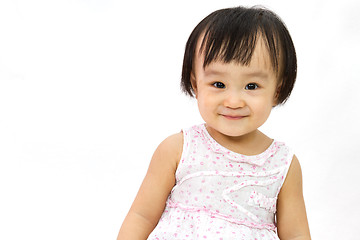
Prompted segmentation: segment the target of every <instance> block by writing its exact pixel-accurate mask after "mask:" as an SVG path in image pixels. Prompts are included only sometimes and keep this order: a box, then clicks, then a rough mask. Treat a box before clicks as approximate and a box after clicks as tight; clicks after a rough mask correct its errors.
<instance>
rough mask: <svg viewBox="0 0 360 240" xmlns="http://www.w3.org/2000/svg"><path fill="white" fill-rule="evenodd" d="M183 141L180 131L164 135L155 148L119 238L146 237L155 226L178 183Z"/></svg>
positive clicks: (119, 239)
mask: <svg viewBox="0 0 360 240" xmlns="http://www.w3.org/2000/svg"><path fill="white" fill-rule="evenodd" d="M182 145H183V136H182V133H177V134H174V135H172V136H170V137H168V138H167V139H165V140H164V141H163V142H162V143H161V144H160V145H159V146H158V148H157V149H156V150H155V152H154V155H153V157H152V159H151V162H150V166H149V169H148V172H147V174H146V176H145V178H144V181H143V183H142V185H141V187H140V189H139V192H138V194H137V196H136V198H135V200H134V202H133V204H132V206H131V208H130V210H129V213H128V214H127V216H126V217H125V220H124V222H123V224H122V226H121V228H120V232H119V235H118V238H117V239H118V240H125V239H132V240H135V239H136V240H137V239H139V240H140V239H141V240H143V239H146V238H147V237H148V235H149V234H150V233H151V231H152V230H153V229H154V228H155V226H156V224H157V223H158V221H159V219H160V217H161V214H162V213H163V211H164V208H165V203H166V199H167V197H168V195H169V193H170V191H171V189H172V187H173V186H174V184H175V171H176V167H177V164H178V161H179V159H180V157H181V152H182Z"/></svg>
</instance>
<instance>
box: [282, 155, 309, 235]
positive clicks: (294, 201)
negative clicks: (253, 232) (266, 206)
mask: <svg viewBox="0 0 360 240" xmlns="http://www.w3.org/2000/svg"><path fill="white" fill-rule="evenodd" d="M276 217H277V228H278V235H279V238H280V239H281V240H295V239H296V240H310V239H311V237H310V230H309V224H308V221H307V216H306V209H305V203H304V197H303V191H302V174H301V167H300V163H299V161H298V159H297V157H296V156H294V158H293V160H292V163H291V165H290V168H289V171H288V174H287V177H286V179H285V182H284V184H283V187H282V188H281V191H280V193H279V197H278V202H277V213H276Z"/></svg>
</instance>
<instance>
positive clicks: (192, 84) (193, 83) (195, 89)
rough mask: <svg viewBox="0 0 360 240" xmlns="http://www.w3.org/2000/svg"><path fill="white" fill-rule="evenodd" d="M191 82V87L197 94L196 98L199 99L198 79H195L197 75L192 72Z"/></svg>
mask: <svg viewBox="0 0 360 240" xmlns="http://www.w3.org/2000/svg"><path fill="white" fill-rule="evenodd" d="M190 82H191V87H192V89H193V90H194V93H195V98H197V85H196V78H195V73H194V72H193V71H191V74H190Z"/></svg>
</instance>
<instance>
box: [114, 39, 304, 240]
mask: <svg viewBox="0 0 360 240" xmlns="http://www.w3.org/2000/svg"><path fill="white" fill-rule="evenodd" d="M200 41H202V38H200V39H199V42H198V44H197V45H198V46H197V51H196V52H197V53H198V54H196V55H195V58H194V66H193V69H194V71H193V73H192V75H191V83H192V87H193V89H194V92H195V95H196V99H197V102H198V107H199V111H200V114H201V116H202V118H203V119H204V121H205V122H206V128H207V130H208V132H209V133H210V135H211V136H212V137H213V138H214V139H215V140H216V141H217V142H218V143H220V144H221V145H223V146H224V147H226V148H228V149H230V150H232V151H234V152H238V153H241V154H245V155H256V154H259V153H262V152H263V151H265V150H266V149H267V148H268V147H269V146H270V145H271V143H272V141H273V140H272V139H271V138H269V137H267V136H266V135H265V134H263V133H262V132H260V131H259V130H258V128H259V127H260V126H261V125H262V124H263V123H264V122H265V121H266V120H267V118H268V117H269V115H270V112H271V109H272V108H273V107H274V106H276V105H277V89H278V86H279V82H280V81H279V79H277V75H276V73H275V72H274V70H273V68H272V67H271V63H270V58H269V55H268V51H267V49H266V47H265V45H264V43H263V41H262V38H261V37H260V38H259V39H258V42H257V45H256V48H255V52H254V54H253V56H252V59H251V62H250V64H249V66H243V65H240V64H238V63H235V62H230V63H223V62H222V61H215V62H212V63H211V64H209V65H208V66H207V67H205V68H203V62H204V56H203V54H199V49H200V47H199V45H200V44H199V43H200ZM182 145H183V136H182V133H177V134H174V135H172V136H170V137H168V138H167V139H165V140H164V141H163V142H162V143H161V144H160V145H159V146H158V148H157V149H156V151H155V153H154V155H153V157H152V160H151V163H150V166H149V169H148V172H147V174H146V177H145V179H144V181H143V183H142V185H141V187H140V190H139V192H138V194H137V196H136V198H135V201H134V202H133V204H132V206H131V209H130V211H129V213H128V215H127V216H126V218H125V220H124V222H123V225H122V227H121V229H120V232H119V236H118V240H124V239H146V238H147V237H148V235H149V234H150V233H151V231H152V230H153V229H154V228H155V226H156V224H157V222H158V221H159V219H160V217H161V215H162V213H163V210H164V208H165V203H166V200H167V197H168V195H169V193H170V191H171V189H172V188H173V186H174V185H175V172H176V168H177V165H178V164H179V160H180V157H181V153H182ZM276 219H277V231H278V235H279V238H280V239H282V240H290V239H296V240H305V239H306V240H307V239H310V231H309V227H308V221H307V217H306V210H305V204H304V199H303V193H302V176H301V168H300V164H299V161H298V159H297V158H296V157H295V156H294V158H293V161H292V163H291V165H290V168H289V171H288V175H287V177H286V179H285V182H284V184H283V187H282V189H281V191H280V193H279V196H278V200H277V212H276Z"/></svg>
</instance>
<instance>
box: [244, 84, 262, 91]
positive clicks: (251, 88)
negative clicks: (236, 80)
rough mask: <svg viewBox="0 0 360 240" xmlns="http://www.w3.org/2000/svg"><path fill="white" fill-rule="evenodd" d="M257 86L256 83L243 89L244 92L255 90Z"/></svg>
mask: <svg viewBox="0 0 360 240" xmlns="http://www.w3.org/2000/svg"><path fill="white" fill-rule="evenodd" d="M258 87H259V86H258V85H257V84H256V83H249V84H248V85H246V87H245V89H246V90H255V89H257V88H258Z"/></svg>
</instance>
